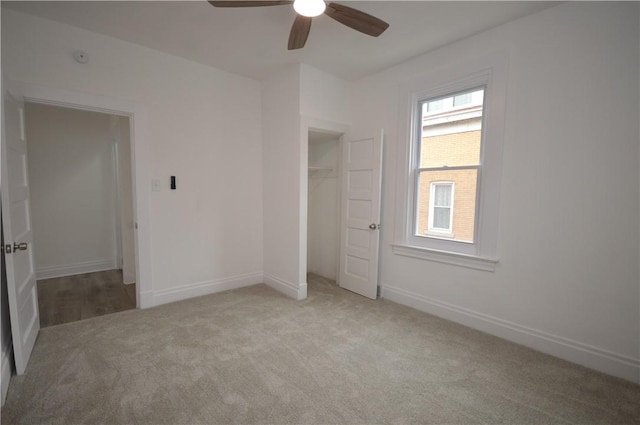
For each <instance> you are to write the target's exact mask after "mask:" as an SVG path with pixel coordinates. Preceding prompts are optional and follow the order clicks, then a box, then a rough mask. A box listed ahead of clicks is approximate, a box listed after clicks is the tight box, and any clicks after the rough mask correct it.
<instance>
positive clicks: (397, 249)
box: [391, 244, 498, 272]
mask: <svg viewBox="0 0 640 425" xmlns="http://www.w3.org/2000/svg"><path fill="white" fill-rule="evenodd" d="M391 247H392V249H393V253H394V254H396V255H403V256H405V257H411V258H418V259H421V260H428V261H435V262H437V263H444V264H451V265H454V266H460V267H467V268H470V269H476V270H482V271H487V272H494V271H495V270H496V265H497V264H498V260H497V259H491V258H483V257H476V256H474V255H466V254H458V253H456V252H447V251H438V250H435V249H428V248H422V247H417V246H410V245H398V244H393V245H391Z"/></svg>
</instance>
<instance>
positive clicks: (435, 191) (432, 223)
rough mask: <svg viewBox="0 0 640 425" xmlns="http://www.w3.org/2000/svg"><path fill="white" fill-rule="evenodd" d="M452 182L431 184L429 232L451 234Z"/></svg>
mask: <svg viewBox="0 0 640 425" xmlns="http://www.w3.org/2000/svg"><path fill="white" fill-rule="evenodd" d="M454 184H455V183H454V182H432V183H431V188H430V190H429V193H430V195H429V231H430V232H436V233H442V234H451V229H452V220H453V185H454Z"/></svg>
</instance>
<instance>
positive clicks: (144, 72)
mask: <svg viewBox="0 0 640 425" xmlns="http://www.w3.org/2000/svg"><path fill="white" fill-rule="evenodd" d="M79 48H81V49H84V50H86V51H87V53H88V54H89V57H90V61H89V63H88V64H85V65H82V64H79V63H77V62H75V61H74V60H73V58H72V52H73V51H74V50H75V49H79ZM2 66H3V72H4V75H5V77H7V78H8V79H9V80H17V81H22V82H26V83H33V84H38V85H42V86H46V87H52V88H57V89H63V90H70V91H75V92H80V93H86V94H89V95H103V96H109V97H110V98H116V99H121V100H123V101H126V102H129V103H132V104H136V105H139V106H140V108H142V109H144V111H145V116H146V119H145V123H146V129H145V135H146V138H147V139H148V143H149V145H150V146H151V152H150V153H149V155H150V173H151V175H149V176H148V177H147V178H148V184H149V186H148V187H150V184H151V178H157V179H159V180H160V181H161V182H162V187H161V192H151V193H150V196H149V198H150V200H149V213H150V223H142V224H143V225H145V226H149V229H150V231H149V232H150V234H151V253H150V257H151V268H152V270H151V273H150V275H151V276H152V284H151V289H149V290H148V291H147V292H145V293H144V294H142V297H143V298H144V303H143V304H144V305H154V304H159V303H163V302H169V301H173V300H177V299H182V298H186V297H190V296H195V295H201V294H203V293H208V292H214V291H217V290H220V289H225V288H229V287H235V286H241V285H247V284H252V283H259V282H261V281H262V273H261V272H262V186H261V185H260V184H259V183H258V182H259V181H260V180H261V178H262V147H261V143H260V141H261V140H260V139H261V108H260V105H261V99H260V96H261V94H260V85H259V83H258V82H256V81H254V80H250V79H247V78H244V77H239V76H236V75H232V74H229V73H225V72H222V71H219V70H216V69H213V68H210V67H207V66H203V65H200V64H196V63H194V62H190V61H187V60H184V59H181V58H177V57H175V56H171V55H168V54H164V53H161V52H158V51H155V50H151V49H147V48H143V47H140V46H137V45H134V44H131V43H127V42H124V41H121V40H117V39H114V38H111V37H106V36H102V35H98V34H95V33H91V32H88V31H84V30H81V29H78V28H74V27H71V26H68V25H64V24H59V23H55V22H52V21H47V20H43V19H39V18H35V17H30V16H27V15H24V14H20V13H17V12H13V11H9V10H3V12H2ZM171 175H175V176H177V187H178V189H177V190H175V191H173V190H169V176H171Z"/></svg>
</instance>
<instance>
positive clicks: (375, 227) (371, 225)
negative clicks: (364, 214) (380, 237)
mask: <svg viewBox="0 0 640 425" xmlns="http://www.w3.org/2000/svg"><path fill="white" fill-rule="evenodd" d="M377 228H378V226H376V225H375V224H374V223H371V224H370V225H369V229H371V230H376V229H377Z"/></svg>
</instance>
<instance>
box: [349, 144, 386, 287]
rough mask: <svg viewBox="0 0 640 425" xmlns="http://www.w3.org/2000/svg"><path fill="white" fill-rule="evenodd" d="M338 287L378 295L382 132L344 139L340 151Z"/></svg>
mask: <svg viewBox="0 0 640 425" xmlns="http://www.w3.org/2000/svg"><path fill="white" fill-rule="evenodd" d="M342 164H343V166H342V173H343V175H342V206H341V208H342V229H341V232H340V273H339V277H340V286H341V287H343V288H345V289H348V290H350V291H353V292H356V293H358V294H360V295H363V296H365V297H368V298H372V299H376V297H377V295H378V247H379V245H380V230H379V229H380V194H381V188H382V131H381V132H380V135H379V136H378V137H371V138H365V139H356V140H346V141H345V142H344V143H343V148H342Z"/></svg>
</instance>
